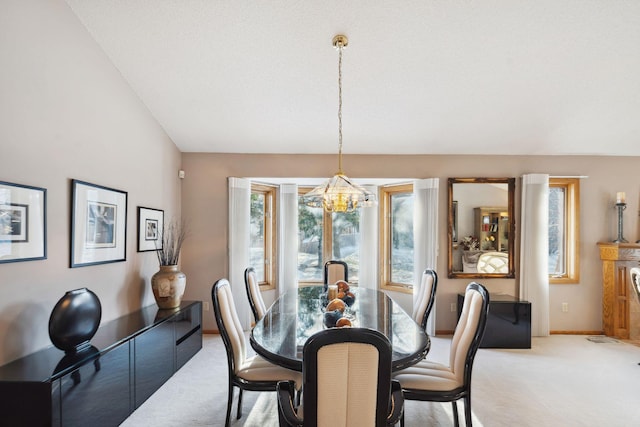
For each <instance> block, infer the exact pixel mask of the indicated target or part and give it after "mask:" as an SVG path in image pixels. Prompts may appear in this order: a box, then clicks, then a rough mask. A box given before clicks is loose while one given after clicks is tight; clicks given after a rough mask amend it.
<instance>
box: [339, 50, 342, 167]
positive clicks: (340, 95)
mask: <svg viewBox="0 0 640 427" xmlns="http://www.w3.org/2000/svg"><path fill="white" fill-rule="evenodd" d="M342 49H343V46H342V44H341V43H340V44H338V54H339V55H338V173H340V174H341V173H342Z"/></svg>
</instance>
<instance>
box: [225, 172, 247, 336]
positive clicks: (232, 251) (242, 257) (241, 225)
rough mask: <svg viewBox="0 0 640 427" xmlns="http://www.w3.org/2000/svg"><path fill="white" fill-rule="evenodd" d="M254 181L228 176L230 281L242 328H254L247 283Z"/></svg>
mask: <svg viewBox="0 0 640 427" xmlns="http://www.w3.org/2000/svg"><path fill="white" fill-rule="evenodd" d="M250 206H251V181H250V180H248V179H243V178H229V235H228V237H227V238H228V242H229V283H230V284H231V291H232V293H233V299H234V302H235V305H236V310H237V312H238V318H239V319H240V323H241V325H242V328H243V329H245V330H249V329H250V328H251V308H250V307H249V301H248V299H247V291H246V290H245V285H244V270H245V269H246V268H247V267H248V266H249V245H250V230H249V224H250V217H249V216H250V213H251V208H250Z"/></svg>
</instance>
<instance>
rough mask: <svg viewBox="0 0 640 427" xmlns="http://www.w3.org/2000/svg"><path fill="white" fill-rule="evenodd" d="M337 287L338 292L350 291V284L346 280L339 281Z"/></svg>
mask: <svg viewBox="0 0 640 427" xmlns="http://www.w3.org/2000/svg"><path fill="white" fill-rule="evenodd" d="M336 285H337V286H338V292H347V291H348V290H349V284H348V283H347V282H345V281H344V280H338V281H337V282H336Z"/></svg>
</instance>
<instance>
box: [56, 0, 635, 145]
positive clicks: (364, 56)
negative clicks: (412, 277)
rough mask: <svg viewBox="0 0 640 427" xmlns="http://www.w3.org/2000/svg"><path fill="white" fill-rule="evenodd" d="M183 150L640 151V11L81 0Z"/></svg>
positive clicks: (85, 16)
mask: <svg viewBox="0 0 640 427" xmlns="http://www.w3.org/2000/svg"><path fill="white" fill-rule="evenodd" d="M67 3H68V4H69V6H70V7H71V8H72V10H73V11H74V12H75V14H76V15H77V16H78V18H79V19H80V21H81V22H82V23H83V24H84V25H85V26H86V28H87V29H88V31H89V33H90V34H91V35H92V37H93V38H94V39H95V40H96V42H97V43H98V44H99V45H100V46H101V48H102V49H103V50H104V52H105V53H106V55H107V56H108V57H109V58H110V60H111V61H112V63H113V64H114V66H115V67H116V68H117V69H118V70H119V71H120V73H121V74H122V75H123V76H124V78H125V79H126V80H127V81H128V83H129V84H130V85H131V88H132V90H133V91H134V92H135V93H136V94H137V95H138V96H139V98H140V99H141V100H142V102H143V103H144V104H145V105H146V106H147V108H148V109H149V111H150V112H151V114H152V115H153V116H154V117H155V118H156V120H157V121H158V122H159V123H160V125H161V126H162V127H163V128H164V129H165V130H166V132H167V134H168V135H169V136H170V137H171V138H172V139H173V141H174V142H175V143H176V145H177V146H178V147H179V149H180V150H182V151H183V152H234V153H335V152H336V151H337V146H338V142H337V141H338V119H337V110H338V82H337V78H338V54H337V51H336V50H335V49H334V48H333V46H332V44H331V41H332V38H333V37H334V35H336V34H344V35H346V36H347V37H348V38H349V46H348V47H347V48H346V49H345V50H344V59H343V86H344V87H343V126H344V153H345V154H353V153H360V154H462V153H464V154H541V155H547V154H550V155H555V154H579V155H589V154H597V155H632V156H640V2H639V1H634V0H627V1H623V0H493V1H472V0H465V1H463V0H452V1H443V0H410V1H393V2H392V1H372V0H357V1H348V2H347V1H336V0H323V1H300V0H298V1H285V0H270V1H246V0H244V1H240V0H224V1H222V0H220V1H216V0H119V1H104V0H67Z"/></svg>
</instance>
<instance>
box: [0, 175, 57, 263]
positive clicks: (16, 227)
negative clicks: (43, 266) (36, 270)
mask: <svg viewBox="0 0 640 427" xmlns="http://www.w3.org/2000/svg"><path fill="white" fill-rule="evenodd" d="M46 258H47V190H46V189H45V188H40V187H31V186H28V185H20V184H13V183H11V182H3V181H0V263H4V262H18V261H34V260H37V259H46Z"/></svg>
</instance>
